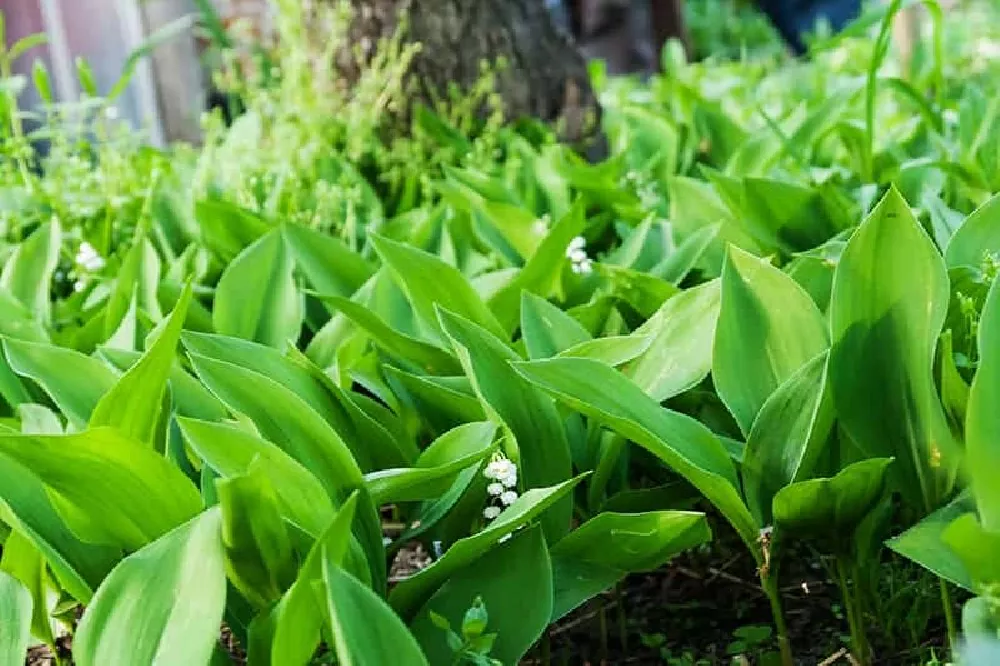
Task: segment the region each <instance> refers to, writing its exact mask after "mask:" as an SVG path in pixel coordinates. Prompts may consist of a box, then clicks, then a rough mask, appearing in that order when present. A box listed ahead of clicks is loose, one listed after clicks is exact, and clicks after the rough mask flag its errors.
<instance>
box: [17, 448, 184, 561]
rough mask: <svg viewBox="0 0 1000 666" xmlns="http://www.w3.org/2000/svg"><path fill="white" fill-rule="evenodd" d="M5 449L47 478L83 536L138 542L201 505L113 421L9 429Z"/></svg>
mask: <svg viewBox="0 0 1000 666" xmlns="http://www.w3.org/2000/svg"><path fill="white" fill-rule="evenodd" d="M0 456H5V457H7V458H9V459H10V460H13V461H14V462H16V463H18V464H19V465H22V466H24V467H25V468H27V469H28V470H30V471H31V472H32V473H33V474H35V475H37V476H38V478H39V479H41V481H42V482H43V483H44V484H45V486H46V488H47V490H48V491H49V495H50V497H51V500H52V503H53V505H54V506H55V508H56V510H57V511H58V512H59V514H60V515H61V516H62V518H63V520H65V521H66V524H67V525H68V526H69V528H70V529H71V530H72V531H73V533H74V534H76V535H77V536H78V537H79V538H80V539H82V540H84V541H89V542H92V543H104V544H113V545H118V546H121V547H123V548H126V549H129V550H136V549H138V548H141V547H142V546H144V545H145V544H147V543H149V542H150V541H152V540H153V539H156V538H158V537H159V536H161V535H162V534H164V533H165V532H167V531H168V530H171V529H173V528H174V527H176V526H177V525H179V524H180V523H182V522H184V521H186V520H188V519H189V518H191V517H192V516H193V515H195V514H196V513H197V512H198V511H199V510H200V509H201V497H200V496H199V495H198V491H197V490H196V489H195V487H194V486H193V485H192V484H191V482H190V481H189V480H188V479H187V477H185V476H184V475H183V474H182V473H181V471H180V470H178V469H177V468H176V467H174V466H173V465H171V464H170V463H169V462H168V461H167V460H166V459H165V458H163V457H162V456H160V455H158V454H156V453H154V452H153V451H152V449H149V448H147V447H144V446H142V445H141V444H140V443H139V442H136V441H134V440H131V439H128V438H126V437H124V436H123V435H121V434H120V433H118V432H117V431H116V430H113V429H111V428H98V429H95V430H89V431H87V432H83V433H78V434H72V435H3V434H0Z"/></svg>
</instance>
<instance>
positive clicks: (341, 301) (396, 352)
mask: <svg viewBox="0 0 1000 666" xmlns="http://www.w3.org/2000/svg"><path fill="white" fill-rule="evenodd" d="M320 298H321V299H322V300H323V301H324V302H326V303H328V304H330V305H331V306H332V307H333V308H334V309H335V310H338V311H340V312H342V313H344V315H345V316H346V317H347V318H348V319H350V320H351V321H353V322H354V323H355V324H356V325H357V326H358V327H359V328H361V329H362V330H364V331H365V332H367V333H368V334H369V335H371V337H372V340H373V341H374V342H375V344H377V345H378V346H379V347H381V348H382V349H384V350H385V351H386V352H387V353H388V354H390V355H392V356H396V357H398V358H400V359H402V360H404V361H407V362H409V363H412V364H413V365H415V366H417V367H418V368H419V369H420V370H421V371H422V372H426V373H429V374H432V375H448V374H454V373H457V372H460V371H461V365H460V364H459V363H458V361H457V360H456V359H455V357H454V356H453V355H452V354H450V353H449V352H447V351H445V350H444V349H441V348H440V347H438V346H436V345H432V344H429V343H427V342H424V341H422V340H418V339H416V338H413V337H410V336H409V335H406V334H404V333H400V332H399V331H397V330H396V329H394V328H392V327H391V326H389V325H388V324H387V323H386V322H385V321H384V320H383V319H382V318H380V317H379V316H378V315H377V314H375V313H374V312H373V311H372V310H371V309H369V308H367V307H365V306H363V305H361V304H360V303H355V302H354V301H351V300H348V299H346V298H340V297H337V296H321V297H320Z"/></svg>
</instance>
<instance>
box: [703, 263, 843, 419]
mask: <svg viewBox="0 0 1000 666" xmlns="http://www.w3.org/2000/svg"><path fill="white" fill-rule="evenodd" d="M828 346H829V342H828V335H827V331H826V323H825V321H824V320H823V315H822V314H821V313H820V312H819V309H817V307H816V304H815V303H814V302H813V300H812V298H811V297H810V296H809V294H807V293H806V292H805V291H804V290H803V289H802V288H801V287H799V285H797V284H796V283H795V281H794V280H792V278H790V277H788V276H787V275H785V274H784V273H782V272H781V271H780V270H778V269H777V268H775V267H774V266H771V265H770V264H769V263H767V262H766V261H764V260H761V259H758V258H757V257H754V256H752V255H750V254H747V253H746V252H743V251H742V250H740V249H738V248H733V247H731V248H730V250H729V254H728V256H727V257H726V261H725V266H724V268H723V270H722V305H721V309H720V311H719V320H718V324H717V327H716V331H715V348H714V354H713V359H712V379H713V380H714V382H715V387H716V390H717V391H718V393H719V397H720V398H722V401H723V402H724V403H725V404H726V407H728V408H729V411H730V412H731V413H732V414H733V416H734V417H735V418H736V422H737V423H738V424H739V426H740V429H741V430H742V431H743V433H744V434H747V433H749V432H750V428H751V426H752V425H753V422H754V419H755V418H757V414H758V412H760V409H761V407H763V405H764V402H765V401H766V400H767V399H768V397H770V396H771V394H772V393H774V391H775V389H777V388H778V387H779V386H780V385H781V384H782V383H784V382H785V381H786V380H787V379H788V378H789V377H791V376H792V374H793V373H794V372H795V371H796V370H798V369H799V368H801V367H802V366H803V365H805V364H806V362H808V361H809V360H810V359H813V358H815V357H816V355H817V354H819V353H821V352H822V351H824V350H825V349H827V347H828Z"/></svg>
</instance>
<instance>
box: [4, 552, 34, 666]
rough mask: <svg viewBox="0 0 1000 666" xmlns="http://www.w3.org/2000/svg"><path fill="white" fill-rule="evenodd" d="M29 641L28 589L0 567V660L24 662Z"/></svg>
mask: <svg viewBox="0 0 1000 666" xmlns="http://www.w3.org/2000/svg"><path fill="white" fill-rule="evenodd" d="M30 645H31V593H30V592H28V590H27V589H26V588H25V587H24V586H23V585H21V583H19V582H18V580H17V579H16V578H14V577H12V576H9V575H7V574H5V573H4V572H2V571H0V663H4V664H11V665H12V666H13V665H14V664H21V663H24V661H25V659H26V657H27V654H28V647H30Z"/></svg>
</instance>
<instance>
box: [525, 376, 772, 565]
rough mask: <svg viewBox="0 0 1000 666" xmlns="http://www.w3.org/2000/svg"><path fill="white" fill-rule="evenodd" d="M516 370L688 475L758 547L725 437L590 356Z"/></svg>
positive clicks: (743, 534) (734, 525) (572, 406)
mask: <svg viewBox="0 0 1000 666" xmlns="http://www.w3.org/2000/svg"><path fill="white" fill-rule="evenodd" d="M516 367H517V370H518V372H520V373H521V375H522V376H524V377H525V378H526V379H528V380H529V381H530V382H532V383H533V384H535V385H536V386H538V387H540V388H542V389H543V390H545V391H546V392H547V393H549V394H551V395H553V396H554V397H555V398H556V399H558V400H559V401H560V402H562V403H564V404H566V405H567V406H569V407H571V408H572V409H575V410H576V411H578V412H581V413H583V414H584V415H586V416H588V417H590V418H592V419H594V420H596V421H597V422H599V423H601V424H602V425H604V426H606V427H608V428H611V429H612V430H614V431H615V432H617V433H619V434H621V435H623V436H625V437H627V438H629V439H631V440H632V441H634V442H635V443H636V444H639V445H640V446H642V447H643V448H645V449H646V450H647V451H649V452H650V453H652V454H653V455H654V456H656V457H657V458H659V459H660V460H662V461H663V462H664V463H666V464H667V466H669V467H670V468H672V469H673V470H674V471H675V472H677V473H678V474H680V475H681V476H683V477H684V478H685V479H687V480H688V481H689V482H690V483H691V484H692V485H693V486H695V487H696V488H697V489H698V490H700V491H701V493H702V494H703V495H704V496H705V497H706V498H707V499H708V500H709V501H710V502H712V504H714V505H715V506H716V507H717V508H718V509H719V511H720V512H721V513H722V514H723V515H724V516H725V517H726V519H727V520H729V522H730V523H731V524H732V525H733V527H734V528H735V529H736V531H737V533H738V534H739V535H740V536H741V537H742V538H743V540H744V541H745V542H746V543H747V544H748V545H749V546H751V548H754V547H755V546H754V544H756V542H757V537H758V529H759V528H758V525H757V524H756V522H755V521H754V519H753V517H752V516H751V515H750V512H749V511H748V510H747V507H746V505H745V504H744V503H743V499H742V497H741V496H740V492H739V480H738V479H737V476H736V468H735V467H734V465H733V462H732V460H731V459H730V457H729V454H728V453H727V452H726V450H725V448H724V447H723V446H722V443H721V442H720V441H719V440H718V439H717V438H716V437H715V435H713V434H712V432H711V431H710V430H708V428H706V427H705V426H703V425H702V424H701V423H699V422H698V421H696V420H694V419H692V418H691V417H689V416H686V415H684V414H680V413H678V412H673V411H670V410H668V409H664V408H662V407H660V405H659V403H657V402H656V401H655V400H653V399H652V398H650V397H649V396H647V395H646V394H645V393H643V392H642V389H640V388H639V387H638V386H636V385H635V383H633V382H632V381H630V380H629V379H628V378H626V377H624V376H623V375H621V374H620V373H618V372H616V371H615V370H614V369H612V368H609V367H608V366H606V365H604V364H602V363H598V362H596V361H590V360H587V359H575V358H562V359H552V360H547V361H532V362H529V363H519V364H517V366H516Z"/></svg>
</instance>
